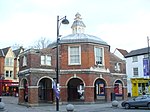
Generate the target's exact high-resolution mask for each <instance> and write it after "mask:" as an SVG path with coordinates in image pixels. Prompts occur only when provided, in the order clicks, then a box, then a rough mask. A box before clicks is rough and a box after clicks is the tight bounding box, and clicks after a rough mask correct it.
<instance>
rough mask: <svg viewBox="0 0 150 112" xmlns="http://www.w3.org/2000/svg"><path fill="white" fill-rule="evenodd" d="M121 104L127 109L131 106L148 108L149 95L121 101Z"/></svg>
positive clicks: (149, 102)
mask: <svg viewBox="0 0 150 112" xmlns="http://www.w3.org/2000/svg"><path fill="white" fill-rule="evenodd" d="M121 105H122V107H125V108H126V109H129V108H131V107H135V108H138V107H148V108H149V109H150V95H143V96H138V97H136V98H133V99H130V100H127V101H123V102H122V103H121Z"/></svg>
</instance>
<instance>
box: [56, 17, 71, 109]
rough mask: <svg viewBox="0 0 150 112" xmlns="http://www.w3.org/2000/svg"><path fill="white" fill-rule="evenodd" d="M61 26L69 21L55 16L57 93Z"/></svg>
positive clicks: (57, 105) (57, 102) (57, 104)
mask: <svg viewBox="0 0 150 112" xmlns="http://www.w3.org/2000/svg"><path fill="white" fill-rule="evenodd" d="M61 23H62V24H69V21H68V20H67V19H66V16H64V17H62V18H60V19H59V16H57V42H56V87H57V90H58V91H59V72H60V68H59V40H60V39H59V28H60V25H61ZM56 111H59V97H56Z"/></svg>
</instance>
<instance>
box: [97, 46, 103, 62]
mask: <svg viewBox="0 0 150 112" xmlns="http://www.w3.org/2000/svg"><path fill="white" fill-rule="evenodd" d="M95 58H96V59H95V61H96V64H103V63H102V60H103V57H102V48H97V47H96V48H95Z"/></svg>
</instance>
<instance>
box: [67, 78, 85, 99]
mask: <svg viewBox="0 0 150 112" xmlns="http://www.w3.org/2000/svg"><path fill="white" fill-rule="evenodd" d="M67 86H68V101H83V100H84V84H83V81H82V80H81V79H79V78H72V79H70V81H69V82H68V85H67Z"/></svg>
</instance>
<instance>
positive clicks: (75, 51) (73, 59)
mask: <svg viewBox="0 0 150 112" xmlns="http://www.w3.org/2000/svg"><path fill="white" fill-rule="evenodd" d="M79 48H80V47H79V46H73V47H70V64H80V49H79Z"/></svg>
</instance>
